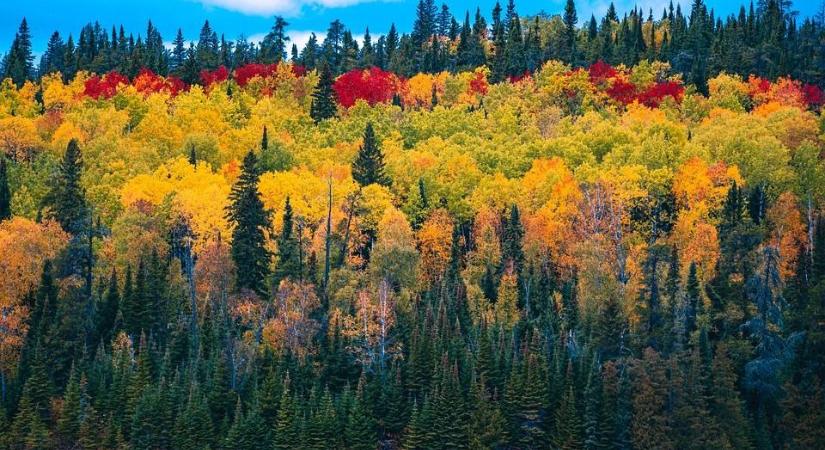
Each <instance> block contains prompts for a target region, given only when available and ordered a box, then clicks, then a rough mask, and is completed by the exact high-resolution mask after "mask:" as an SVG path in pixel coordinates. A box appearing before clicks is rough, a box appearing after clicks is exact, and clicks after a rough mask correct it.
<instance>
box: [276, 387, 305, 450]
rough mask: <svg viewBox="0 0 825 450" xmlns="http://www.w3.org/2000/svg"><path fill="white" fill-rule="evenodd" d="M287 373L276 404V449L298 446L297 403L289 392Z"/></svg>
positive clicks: (282, 449)
mask: <svg viewBox="0 0 825 450" xmlns="http://www.w3.org/2000/svg"><path fill="white" fill-rule="evenodd" d="M290 389H291V388H290V381H289V373H287V375H286V378H285V379H284V382H283V394H282V395H281V400H280V403H279V406H278V417H277V419H276V421H275V431H274V441H273V444H274V445H273V446H274V448H275V449H276V450H287V449H292V448H298V447H299V446H300V442H299V440H300V435H299V433H298V425H299V424H298V423H297V420H298V417H296V413H297V405H296V404H295V401H294V399H293V397H292V392H290Z"/></svg>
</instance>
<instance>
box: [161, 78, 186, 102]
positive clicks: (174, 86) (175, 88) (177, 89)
mask: <svg viewBox="0 0 825 450" xmlns="http://www.w3.org/2000/svg"><path fill="white" fill-rule="evenodd" d="M166 87H167V88H168V89H169V94H171V95H172V97H174V96H176V95H178V94H179V93H181V92H183V91H185V90H187V89H188V88H189V86H187V85H186V83H184V82H183V80H181V79H180V78H178V77H176V76H174V75H169V76H168V77H166Z"/></svg>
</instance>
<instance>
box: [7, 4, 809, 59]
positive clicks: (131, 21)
mask: <svg viewBox="0 0 825 450" xmlns="http://www.w3.org/2000/svg"><path fill="white" fill-rule="evenodd" d="M668 1H669V0H638V1H632V0H616V1H615V3H616V7H617V9H618V10H619V14H622V12H623V11H627V10H629V9H631V8H632V7H633V5H639V6H642V7H643V8H644V9H645V10H647V9H648V8H650V7H652V8H653V11H654V14H655V16H656V17H657V18H658V17H659V16H660V15H661V11H662V9H663V7H664V6H665V5H667V3H668ZM436 2H437V4H439V5H440V4H441V0H436ZM416 3H417V0H130V1H124V0H71V1H68V0H2V5H0V54H2V53H5V52H6V51H7V49H8V47H9V45H10V43H11V40H12V39H13V38H14V33H15V31H16V30H17V27H18V25H19V23H20V20H21V19H22V18H23V17H26V18H27V19H28V22H29V26H30V27H31V29H32V34H33V40H34V48H35V51H36V52H38V53H39V52H42V50H43V49H44V48H45V45H46V41H47V39H48V37H49V35H50V34H51V33H52V31H54V30H58V31H60V33H61V34H62V35H63V36H64V38H65V36H67V35H68V34H69V33H73V34H74V35H75V38H76V37H77V33H78V30H79V29H80V27H82V26H83V25H84V24H85V23H87V22H89V21H94V20H97V21H99V22H100V23H101V24H102V25H104V26H105V27H107V28H111V26H112V25H120V24H123V25H124V26H125V27H126V29H127V31H131V32H133V33H135V34H137V33H141V34H145V30H146V23H147V21H148V20H149V19H151V20H152V22H153V23H154V24H155V26H156V27H158V28H159V29H160V31H161V34H162V35H163V38H164V40H166V41H171V40H172V39H173V38H174V35H175V32H176V31H177V29H178V27H180V28H182V29H183V32H184V36H185V37H186V38H187V39H195V38H196V37H197V35H198V31H199V30H200V27H201V25H202V24H203V21H204V20H207V19H208V20H209V21H210V23H212V25H213V27H214V28H215V29H216V30H217V31H218V32H219V33H221V32H222V33H224V34H226V37H227V38H228V39H233V40H234V39H235V38H237V37H238V36H239V35H241V34H244V35H245V36H247V37H250V38H252V39H253V40H254V39H255V38H258V37H260V36H262V35H263V34H265V33H266V32H267V31H268V30H269V28H270V26H271V23H272V18H273V17H274V16H275V15H276V14H280V15H282V16H284V17H285V18H286V19H287V21H288V22H289V23H290V26H289V32H290V35H291V36H292V38H293V41H295V42H297V43H298V44H299V47H300V46H301V45H302V44H303V43H304V42H305V41H306V38H307V37H308V36H309V33H310V32H313V31H314V32H316V33H323V32H324V31H325V30H326V28H327V25H328V24H329V22H330V21H332V20H334V19H341V20H342V21H343V22H344V24H345V25H347V26H348V27H349V28H350V29H351V30H352V31H353V34H355V35H356V36H358V35H360V34H362V33H363V31H364V28H365V27H367V26H370V27H371V28H372V29H371V32H372V33H373V34H383V33H386V31H387V30H388V29H389V27H390V24H391V23H393V22H395V23H396V26H397V27H398V28H399V30H401V31H409V30H410V29H411V28H412V21H413V17H414V13H415V5H416ZM502 3H505V1H504V0H502ZM564 3H565V0H521V1H519V0H517V1H516V5H517V7H518V11H519V13H521V14H534V13H536V12H538V11H541V10H544V11H546V12H548V13H559V12H561V11H562V9H563V8H564ZM681 3H682V5H683V7H684V5H689V4H690V0H681ZM819 3H820V2H819V1H818V0H808V1H797V2H795V6H794V7H795V9H797V10H799V11H800V13H801V14H802V15H813V14H814V13H815V12H816V11H817V10H818V5H819ZM447 4H448V6H450V8H451V10H452V12H453V14H455V15H456V17H459V18H461V17H463V15H464V11H465V10H466V9H470V10H471V14H472V12H474V11H475V8H476V6H479V7H481V10H482V12H483V13H484V14H485V16H488V17H489V12H490V10H491V9H492V6H493V5H494V4H495V0H472V1H470V0H453V1H448V2H447ZM609 4H610V0H577V1H576V5H577V8H578V12H579V18H580V20H581V19H584V18H589V17H590V14H591V13H595V14H596V16H597V17H598V16H600V15H601V14H603V13H604V11H605V10H606V9H607V6H608V5H609ZM708 4H709V5H710V6H711V7H713V8H715V10H716V11H717V13H723V14H728V13H731V12H735V11H738V8H739V6H738V5H739V1H737V0H734V1H724V0H708Z"/></svg>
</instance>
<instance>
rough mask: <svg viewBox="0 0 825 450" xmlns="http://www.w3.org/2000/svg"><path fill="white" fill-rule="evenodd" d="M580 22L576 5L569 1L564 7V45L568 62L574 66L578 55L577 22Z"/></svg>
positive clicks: (571, 0)
mask: <svg viewBox="0 0 825 450" xmlns="http://www.w3.org/2000/svg"><path fill="white" fill-rule="evenodd" d="M578 21H579V18H578V16H577V15H576V3H575V2H574V1H573V0H567V3H565V5H564V43H565V46H566V48H565V51H566V52H567V54H566V55H565V56H566V57H567V60H568V61H569V62H570V64H572V65H573V66H575V65H576V63H577V60H578V54H577V49H576V22H578Z"/></svg>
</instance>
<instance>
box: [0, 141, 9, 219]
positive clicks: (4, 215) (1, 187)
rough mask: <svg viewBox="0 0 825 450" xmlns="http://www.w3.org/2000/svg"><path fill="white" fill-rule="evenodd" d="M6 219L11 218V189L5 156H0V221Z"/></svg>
mask: <svg viewBox="0 0 825 450" xmlns="http://www.w3.org/2000/svg"><path fill="white" fill-rule="evenodd" d="M6 219H11V190H10V189H9V178H8V169H7V166H6V158H5V157H3V156H0V222H2V221H4V220H6Z"/></svg>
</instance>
